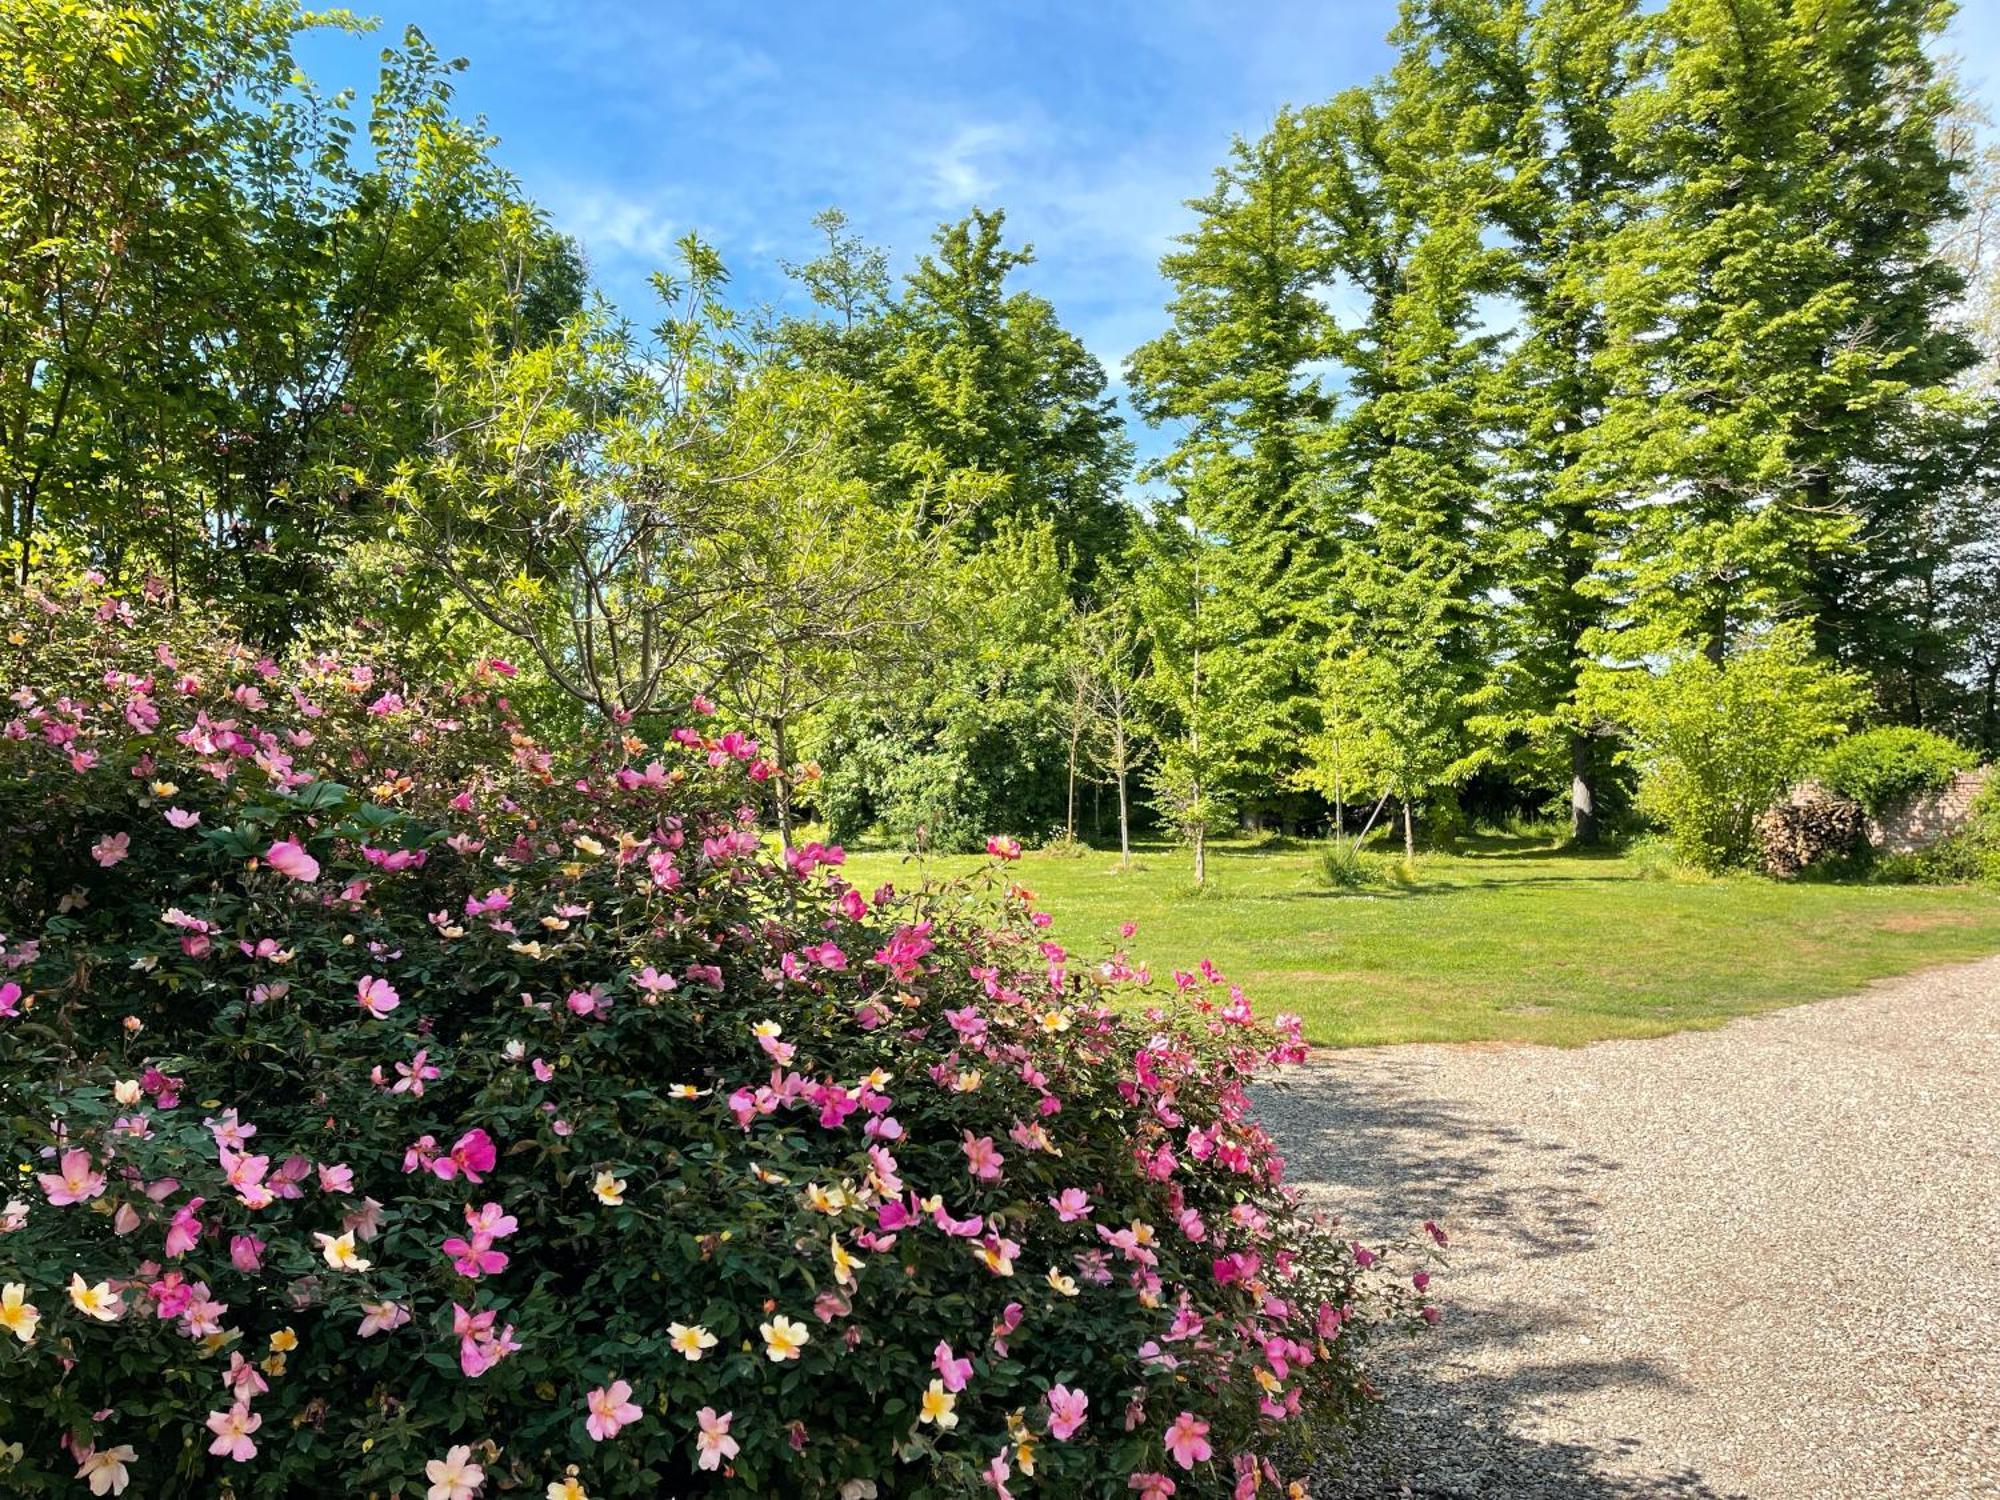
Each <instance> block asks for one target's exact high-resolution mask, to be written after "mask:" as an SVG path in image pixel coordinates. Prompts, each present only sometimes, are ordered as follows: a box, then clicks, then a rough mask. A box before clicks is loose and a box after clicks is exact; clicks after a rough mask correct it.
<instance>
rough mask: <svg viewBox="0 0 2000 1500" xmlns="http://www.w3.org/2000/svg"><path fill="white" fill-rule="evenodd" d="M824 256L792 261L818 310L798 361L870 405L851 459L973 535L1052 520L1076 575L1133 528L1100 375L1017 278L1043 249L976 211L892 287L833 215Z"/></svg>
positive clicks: (941, 235)
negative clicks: (1012, 239)
mask: <svg viewBox="0 0 2000 1500" xmlns="http://www.w3.org/2000/svg"><path fill="white" fill-rule="evenodd" d="M816 222H817V224H818V225H819V227H820V229H821V231H822V232H823V233H824V234H825V235H826V237H827V246H826V250H825V252H824V253H823V254H821V255H820V256H818V257H817V258H815V259H814V260H812V261H809V262H806V263H805V264H803V265H800V266H795V267H792V268H791V269H792V274H793V275H794V276H795V277H796V278H797V279H798V280H800V281H801V282H802V283H803V284H804V285H805V287H806V288H807V290H808V292H809V293H810V294H811V296H812V298H813V300H814V302H815V304H816V305H817V306H818V308H819V309H820V316H819V317H817V318H812V319H795V320H792V321H790V322H788V323H787V324H786V325H785V337H786V340H787V342H788V343H789V345H790V346H791V348H792V350H793V354H794V357H795V358H797V359H798V360H799V361H800V362H801V363H803V364H805V365H806V366H808V367H810V368H818V369H826V370H831V371H833V372H835V373H837V374H839V375H840V376H841V378H843V379H844V380H847V381H848V382H850V383H851V384H853V385H854V386H855V387H856V388H857V389H858V391H859V392H860V393H861V398H862V400H863V401H864V403H865V406H866V410H865V411H864V413H863V416H862V418H861V422H860V426H859V428H858V430H857V451H856V452H855V454H854V463H855V465H856V468H857V472H859V473H861V474H862V475H863V477H865V478H866V479H867V480H868V482H869V483H870V485H871V486H872V487H874V488H876V489H878V490H882V491H885V492H887V493H889V494H890V495H891V496H893V497H894V498H895V499H896V500H897V501H898V503H908V504H919V505H924V506H927V507H928V508H930V509H931V510H932V511H934V512H938V513H949V514H951V515H953V516H954V517H955V518H956V519H957V521H958V522H959V524H960V526H961V529H962V530H963V531H964V532H965V534H966V535H967V536H968V537H969V538H970V539H971V540H973V541H975V542H980V541H985V540H988V539H991V538H992V537H994V536H995V535H997V534H998V533H999V531H1000V530H1001V528H1002V527H1003V526H1004V525H1005V524H1006V523H1008V522H1010V521H1012V522H1016V523H1019V524H1021V525H1027V526H1033V525H1035V524H1038V523H1040V522H1043V521H1047V522H1049V523H1050V524H1052V525H1053V526H1054V527H1055V528H1056V530H1057V532H1058V533H1059V534H1060V536H1061V537H1062V540H1063V544H1064V546H1065V547H1066V548H1068V550H1069V552H1070V555H1071V557H1072V558H1073V560H1074V566H1075V569H1076V575H1077V581H1078V582H1079V584H1081V583H1083V582H1085V581H1087V580H1088V578H1089V577H1090V576H1091V574H1092V573H1093V572H1094V571H1095V569H1096V567H1097V564H1098V562H1099V560H1100V559H1102V558H1105V557H1108V556H1110V555H1111V554H1112V553H1114V552H1115V551H1116V550H1117V548H1118V547H1119V546H1120V544H1121V542H1122V540H1123V537H1124V535H1125V530H1126V526H1127V523H1128V519H1129V512H1128V510H1127V508H1126V506H1125V505H1124V504H1123V502H1122V499H1121V496H1120V490H1121V487H1122V485H1123V483H1124V478H1125V473H1126V470H1127V468H1128V466H1129V463H1130V458H1131V449H1130V445H1129V444H1128V443H1127V441H1126V439H1125V436H1124V430H1123V426H1122V424H1121V423H1120V421H1119V419H1118V415H1117V411H1116V405H1115V402H1114V401H1113V399H1112V397H1111V395H1110V393H1109V391H1108V389H1107V382H1106V380H1105V375H1104V370H1103V367H1102V366H1101V365H1099V364H1098V362H1097V360H1096V359H1095V358H1094V357H1093V356H1092V355H1091V354H1090V352H1089V351H1088V350H1087V349H1085V348H1084V346H1083V343H1082V341H1081V340H1079V339H1078V338H1077V337H1076V335H1075V334H1074V333H1072V332H1070V331H1069V330H1068V329H1067V328H1065V327H1064V326H1063V325H1062V323H1061V321H1060V320H1059V319H1058V317H1057V315H1056V311H1055V309H1054V308H1053V307H1052V306H1051V305H1050V304H1049V302H1048V301H1047V300H1046V299H1045V298H1043V297H1040V296H1038V295H1036V294H1035V293H1033V292H1030V291H1026V290H1022V289H1018V288H1013V287H1010V285H1009V283H1010V281H1011V280H1012V279H1013V278H1014V277H1015V275H1016V273H1018V272H1020V271H1022V270H1024V269H1025V268H1027V267H1029V266H1031V265H1033V264H1034V259H1035V257H1034V250H1033V248H1032V247H1029V246H1020V247H1015V246H1011V245H1009V244H1008V243H1007V241H1006V233H1005V229H1006V219H1005V216H1004V215H1003V214H1001V213H998V212H993V213H986V212H982V211H979V210H975V211H974V212H973V213H972V214H971V215H969V216H968V217H967V218H965V219H962V220H960V221H958V222H957V223H954V224H946V225H943V226H942V227H940V228H939V230H938V231H937V234H936V236H935V239H934V241H933V246H932V251H931V253H930V254H928V255H925V256H922V257H920V258H919V259H918V261H917V264H916V266H915V267H914V269H913V270H912V271H911V272H910V274H909V276H908V278H907V279H906V281H905V282H904V284H903V286H902V288H901V290H900V292H899V293H896V294H892V292H891V289H890V287H889V284H888V278H887V271H886V262H885V260H884V258H883V257H882V256H881V254H880V253H879V252H877V251H873V250H871V249H869V248H868V247H867V246H866V245H864V244H863V243H862V242H861V241H860V240H859V239H858V238H857V237H856V236H854V235H853V234H852V233H851V232H850V231H849V230H848V228H847V222H846V220H845V218H844V217H842V216H841V215H839V214H838V213H829V214H823V215H821V216H820V217H819V219H818V220H817V221H816Z"/></svg>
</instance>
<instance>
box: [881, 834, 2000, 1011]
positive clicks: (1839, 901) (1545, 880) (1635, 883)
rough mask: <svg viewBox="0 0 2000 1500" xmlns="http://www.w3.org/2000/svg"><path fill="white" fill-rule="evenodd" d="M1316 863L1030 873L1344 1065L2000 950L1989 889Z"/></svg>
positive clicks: (1520, 864) (1560, 853) (1030, 864)
mask: <svg viewBox="0 0 2000 1500" xmlns="http://www.w3.org/2000/svg"><path fill="white" fill-rule="evenodd" d="M1317 855H1318V850H1317V849H1316V848H1315V847H1314V846H1313V845H1310V844H1303V843H1293V842H1286V841H1277V842H1264V843H1249V842H1232V843H1225V844H1223V845H1221V846H1220V847H1218V848H1216V849H1215V850H1214V851H1213V852H1212V853H1211V855H1210V864H1209V868H1210V887H1209V890H1208V891H1207V892H1206V893H1205V894H1202V895H1199V896H1197V895H1195V894H1193V893H1192V891H1191V889H1190V883H1189V872H1188V863H1187V857H1186V856H1185V854H1183V853H1181V852H1180V851H1177V850H1173V849H1169V848H1165V847H1160V846H1151V847H1147V848H1144V849H1143V850H1141V851H1139V853H1138V855H1137V858H1136V863H1135V867H1134V868H1133V869H1130V870H1124V871H1121V870H1120V869H1119V868H1118V861H1117V856H1116V855H1115V854H1105V853H1102V852H1097V851H1089V852H1086V853H1084V854H1082V855H1080V856H1058V855H1050V854H1033V853H1031V854H1029V855H1027V856H1026V857H1025V858H1024V859H1023V860H1022V861H1021V862H1020V864H1019V865H1018V866H1016V867H1015V868H1016V873H1017V875H1018V878H1019V879H1020V880H1021V882H1022V883H1023V884H1025V885H1026V886H1028V887H1029V888H1030V889H1031V890H1033V891H1034V892H1035V893H1036V894H1037V896H1038V897H1040V898H1041V904H1042V906H1043V907H1044V908H1045V909H1046V910H1048V911H1049V912H1050V913H1051V914H1053V916H1054V918H1055V926H1054V929H1053V935H1054V936H1056V937H1058V938H1060V939H1061V940H1062V941H1063V942H1065V943H1067V944H1069V945H1070V946H1071V947H1073V948H1076V949H1079V950H1082V951H1087V952H1092V953H1098V952H1104V951H1108V950H1109V949H1110V948H1111V947H1112V946H1114V945H1117V944H1118V941H1119V940H1118V925H1119V923H1121V922H1123V921H1128V920H1129V921H1135V922H1137V923H1138V932H1137V934H1136V935H1135V936H1134V937H1133V938H1132V939H1131V940H1130V941H1129V942H1127V943H1125V944H1124V945H1123V946H1125V947H1126V948H1127V949H1128V950H1129V951H1130V952H1131V954H1132V956H1133V957H1134V958H1135V959H1140V960H1144V961H1146V962H1149V963H1150V964H1151V965H1152V966H1153V969H1154V971H1155V972H1156V973H1160V974H1164V973H1166V972H1167V971H1168V970H1170V969H1172V968H1175V967H1180V968H1191V967H1193V966H1194V965H1195V964H1196V963H1197V962H1199V961H1200V960H1201V959H1202V958H1204V957H1207V958H1211V959H1213V960H1214V961H1215V963H1216V964H1217V965H1218V966H1219V967H1220V968H1221V969H1222V970H1223V972H1224V973H1225V974H1227V975H1228V976H1229V977H1230V978H1231V979H1234V980H1236V981H1238V982H1239V983H1241V984H1242V985H1243V986H1244V988H1245V989H1246V990H1247V991H1248V993H1249V995H1250V997H1251V999H1252V1001H1253V1002H1254V1003H1255V1004H1256V1006H1257V1008H1258V1009H1259V1011H1260V1012H1263V1013H1266V1014H1268V1013H1271V1012H1274V1011H1279V1010H1294V1011H1297V1012H1298V1013H1299V1014H1300V1015H1301V1016H1303V1017H1304V1018H1305V1022H1306V1035H1307V1037H1308V1038H1309V1039H1310V1040H1312V1041H1313V1042H1315V1043H1318V1044H1321V1045H1325V1046H1335V1047H1346V1046H1366V1045H1371V1044H1375V1043H1381V1042H1413V1041H1449V1042H1540V1043H1548V1044H1552V1045H1556V1046H1575V1045H1579V1044H1582V1043H1584V1042H1593V1041H1599V1040H1602V1039H1605V1038H1609V1037H1640V1036H1658V1035H1662V1034H1664V1033H1666V1032H1670V1031H1678V1030H1682V1029H1684V1028H1688V1027H1700V1026H1715V1025H1720V1024H1721V1023H1723V1022H1725V1021H1728V1020H1730V1019H1731V1018H1732V1017H1735V1016H1742V1015H1750V1014H1754V1013H1755V1012H1758V1011H1763V1010H1770V1009H1773V1008H1775V1007H1777V1006H1783V1005H1794V1004H1797V1003H1799V1002H1801V1001H1807V1000H1818V999H1824V998H1826V997H1828V996H1831V995H1839V994H1844V993H1847V992H1849V991H1851V990H1854V989H1858V988H1860V987H1861V986H1862V985H1865V984H1866V983H1868V982H1869V981H1870V980H1873V979H1879V978H1882V977H1883V976H1885V975H1892V974H1901V973H1906V972H1908V971H1910V970H1913V969H1918V968H1922V967H1925V966H1928V965H1933V964H1941V963H1948V962H1952V961H1954V960H1960V959H1967V958H1974V957H1978V956H1981V955H1984V954H1988V953H1993V952H1997V951H2000V894H1996V893H1993V892H1991V891H1986V890H1978V889H1970V888H1957V887H1952V888H1929V887H1915V886H1880V885H1832V884H1779V883H1777V882H1773V881H1768V880H1763V879H1758V878H1754V877H1749V876H1744V877H1739V878H1731V879H1719V880H1708V879H1689V878H1670V879H1662V878H1658V872H1659V867H1658V864H1657V862H1648V861H1646V860H1645V859H1643V858H1636V857H1633V856H1630V855H1624V854H1614V853H1604V854H1589V853H1581V852H1573V851H1569V850H1565V849H1562V848H1560V847H1557V846H1554V845H1552V844H1549V843H1547V842H1546V841H1542V840H1538V839H1537V838H1535V837H1532V836H1520V835H1513V836H1492V837H1484V838H1479V839H1475V840H1472V841H1470V842H1469V843H1468V844H1467V846H1466V847H1465V848H1464V850H1463V851H1462V852H1461V853H1458V854H1454V855H1425V856H1421V857H1420V858H1419V859H1418V861H1417V864H1416V867H1415V869H1414V871H1412V872H1410V874H1409V876H1408V883H1407V884H1385V885H1383V886H1382V887H1380V888H1377V889H1372V890H1367V891H1362V892H1344V891H1341V892H1337V891H1333V890H1329V889H1327V888H1326V885H1325V883H1324V881H1322V880H1320V879H1319V878H1317V876H1316V875H1315V868H1316V863H1317ZM981 862H982V861H981V860H980V859H979V858H976V857H973V856H945V857H932V858H927V859H916V858H912V857H908V856H904V855H900V854H890V853H881V852H857V853H854V854H852V855H850V856H849V860H848V864H849V869H848V874H849V875H850V876H851V877H852V878H853V879H854V880H855V881H856V882H857V883H858V884H863V885H872V884H875V883H878V882H880V881H882V880H893V881H895V882H897V883H898V884H899V885H910V884H913V883H915V882H916V881H918V880H920V879H922V878H924V877H925V876H929V875H939V876H942V875H949V874H955V873H959V872H962V871H964V870H967V869H971V868H974V867H976V866H977V865H979V864H980V863H981ZM1940 1041H1941V1044H1943V1045H1949V1041H1948V1039H1943V1038H1941V1039H1940Z"/></svg>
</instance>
